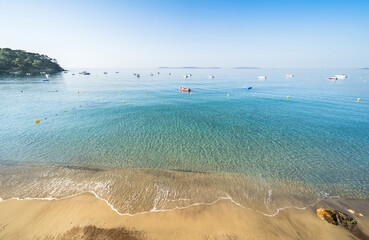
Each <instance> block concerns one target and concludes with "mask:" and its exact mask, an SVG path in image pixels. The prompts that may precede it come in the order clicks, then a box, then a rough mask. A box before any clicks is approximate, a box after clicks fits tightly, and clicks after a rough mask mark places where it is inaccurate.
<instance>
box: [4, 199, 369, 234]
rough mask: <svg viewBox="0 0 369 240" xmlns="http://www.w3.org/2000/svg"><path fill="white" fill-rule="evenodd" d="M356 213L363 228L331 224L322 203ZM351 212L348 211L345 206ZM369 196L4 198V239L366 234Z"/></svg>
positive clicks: (367, 229)
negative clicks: (310, 202) (266, 200)
mask: <svg viewBox="0 0 369 240" xmlns="http://www.w3.org/2000/svg"><path fill="white" fill-rule="evenodd" d="M347 204H349V206H350V208H353V207H355V210H357V211H360V212H361V213H363V214H364V216H363V217H359V216H356V215H353V214H350V215H351V216H353V217H354V218H355V219H356V220H357V222H358V227H359V230H360V232H359V233H358V232H354V233H350V232H349V231H347V230H346V229H344V228H341V227H338V226H334V225H331V224H328V223H326V222H324V221H323V220H321V219H320V218H318V217H317V216H316V209H317V208H319V207H332V208H334V209H338V210H342V211H345V207H346V205H347ZM346 212H347V211H346ZM368 216H369V201H355V200H352V201H345V202H343V201H342V200H327V201H322V202H320V203H318V204H317V205H316V206H313V207H309V208H307V209H305V210H299V209H292V208H291V209H286V210H283V211H281V212H280V213H279V214H278V215H277V216H275V217H267V216H264V215H262V214H260V213H257V212H255V211H252V210H248V209H244V208H240V207H239V206H236V205H235V204H233V203H232V202H230V201H228V200H221V201H219V202H217V203H216V204H214V205H211V206H194V207H190V208H187V209H182V210H174V211H170V212H153V213H146V214H141V215H136V216H120V215H118V214H117V213H116V212H115V211H113V210H112V209H111V208H110V206H109V205H107V204H106V202H105V201H103V200H101V199H98V198H96V197H95V196H94V195H93V194H90V193H85V194H81V195H78V196H74V197H70V198H66V199H62V200H8V201H3V202H0V239H132V240H133V239H365V236H366V235H369V218H368ZM360 234H361V235H360Z"/></svg>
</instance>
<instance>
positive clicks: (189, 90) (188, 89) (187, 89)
mask: <svg viewBox="0 0 369 240" xmlns="http://www.w3.org/2000/svg"><path fill="white" fill-rule="evenodd" d="M179 90H181V91H183V92H191V89H190V88H185V87H179Z"/></svg>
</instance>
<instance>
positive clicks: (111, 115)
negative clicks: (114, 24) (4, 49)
mask: <svg viewBox="0 0 369 240" xmlns="http://www.w3.org/2000/svg"><path fill="white" fill-rule="evenodd" d="M83 70H86V69H83ZM87 70H88V71H89V72H91V75H90V76H84V75H80V74H78V72H79V71H82V70H71V71H69V72H68V73H60V74H56V75H51V76H50V77H49V81H48V82H44V81H40V80H41V79H44V77H41V76H40V75H36V76H29V77H26V76H23V77H21V76H18V77H16V76H10V75H1V76H0V122H1V124H0V168H1V169H0V198H2V199H3V200H5V199H9V198H12V197H20V198H26V197H45V198H46V197H55V198H59V197H65V196H67V195H71V194H77V193H79V192H83V191H93V192H94V193H96V194H97V195H98V196H100V197H102V198H104V199H107V200H108V201H109V202H110V203H111V204H112V205H114V207H116V208H117V209H118V211H119V212H121V213H138V212H143V211H155V210H167V209H173V208H175V207H186V206H189V205H191V204H196V203H211V202H213V201H216V200H217V199H220V198H229V199H233V200H234V201H235V202H237V203H239V204H241V205H242V206H244V207H248V208H252V209H255V210H258V211H260V212H262V213H266V214H274V213H276V211H277V210H278V209H280V208H283V207H289V206H298V207H304V206H306V205H307V204H312V203H314V202H316V201H317V200H319V199H321V198H325V197H329V196H339V197H342V198H355V199H367V198H368V197H369V70H359V69H358V70H347V69H346V70H342V69H341V70H280V69H279V70H274V69H258V70H236V69H215V70H209V69H207V70H205V69H197V70H196V69H176V70H172V69H125V70H110V69H109V70H106V69H87ZM104 71H107V72H108V73H107V74H103V72H104ZM116 71H119V73H115V72H116ZM158 71H159V72H160V74H157V72H158ZM134 72H136V73H140V74H141V77H140V78H137V77H136V76H134V75H133V73H134ZM169 72H170V73H171V75H169ZM72 73H75V75H72ZM150 73H153V74H154V75H153V76H150ZM186 73H191V74H192V77H189V78H184V77H183V76H184V75H185V74H186ZM288 73H293V74H295V77H293V78H286V76H285V75H286V74H288ZM340 73H345V74H347V75H348V78H347V79H343V80H337V81H330V80H328V77H330V76H333V75H335V74H340ZM209 74H213V75H214V76H215V78H213V79H209V78H208V75H209ZM259 75H265V76H267V78H266V79H265V80H259V79H258V76H259ZM180 86H184V87H189V88H191V89H192V92H191V93H192V95H190V94H189V93H181V92H180V91H179V89H178V88H179V87H180ZM248 86H251V87H252V89H251V90H247V89H245V88H246V87H248ZM228 94H229V95H228ZM287 96H289V98H287ZM358 98H360V101H357V99H358ZM123 101H124V102H125V103H123ZM35 119H40V123H38V124H36V123H35V122H34V120H35Z"/></svg>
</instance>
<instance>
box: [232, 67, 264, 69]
mask: <svg viewBox="0 0 369 240" xmlns="http://www.w3.org/2000/svg"><path fill="white" fill-rule="evenodd" d="M233 69H260V68H258V67H234V68H233Z"/></svg>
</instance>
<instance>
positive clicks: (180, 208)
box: [0, 191, 322, 217]
mask: <svg viewBox="0 0 369 240" xmlns="http://www.w3.org/2000/svg"><path fill="white" fill-rule="evenodd" d="M86 193H90V194H93V195H94V196H95V197H96V198H97V199H99V200H102V201H104V202H105V203H106V204H107V205H108V206H109V207H110V208H111V210H113V211H114V212H116V213H117V214H118V215H120V216H131V217H133V216H137V215H142V214H147V213H156V212H171V211H175V210H183V209H187V208H190V207H195V206H211V205H214V204H216V203H217V202H219V201H222V200H228V201H230V202H231V203H233V204H235V205H236V206H238V207H241V208H243V209H247V210H250V211H254V212H257V213H260V214H262V215H264V216H266V217H275V216H277V215H278V214H279V213H280V212H281V211H283V210H286V209H290V208H294V209H299V210H305V209H307V208H309V207H313V206H315V205H316V204H318V203H319V202H320V201H322V199H318V200H317V201H315V202H314V203H311V204H308V205H307V206H305V207H297V206H286V207H281V208H277V210H276V212H275V213H274V214H267V213H263V212H261V211H258V210H255V209H252V208H249V207H246V206H243V205H242V204H240V203H238V202H236V201H235V200H233V199H232V197H231V196H229V195H228V194H227V196H225V197H218V199H216V200H215V201H213V202H210V203H192V204H190V205H188V206H185V207H178V206H177V207H174V208H172V209H155V207H154V208H153V209H152V210H150V211H145V212H139V213H134V214H132V213H121V212H119V210H118V209H117V208H115V207H114V206H113V205H112V204H111V203H109V201H108V200H106V199H104V198H102V197H100V196H99V195H98V194H97V193H95V192H94V191H84V192H80V193H76V194H72V195H70V196H66V197H61V198H54V197H46V198H28V197H27V198H18V197H14V198H9V199H5V200H4V199H2V198H1V197H0V203H1V202H7V201H10V200H17V201H26V200H41V201H57V200H64V199H68V198H72V197H76V196H79V195H82V194H86Z"/></svg>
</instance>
